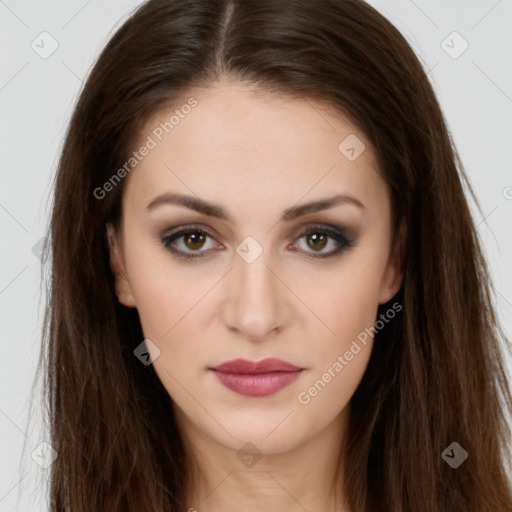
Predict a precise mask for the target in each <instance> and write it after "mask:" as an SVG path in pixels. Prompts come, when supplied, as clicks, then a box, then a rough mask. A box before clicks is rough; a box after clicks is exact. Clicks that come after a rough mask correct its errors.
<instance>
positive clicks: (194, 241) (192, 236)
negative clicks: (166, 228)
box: [162, 226, 215, 259]
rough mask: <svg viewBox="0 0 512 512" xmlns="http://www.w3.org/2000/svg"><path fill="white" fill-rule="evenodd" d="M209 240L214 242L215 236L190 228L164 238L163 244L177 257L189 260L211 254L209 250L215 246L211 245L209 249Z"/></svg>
mask: <svg viewBox="0 0 512 512" xmlns="http://www.w3.org/2000/svg"><path fill="white" fill-rule="evenodd" d="M208 239H212V240H213V236H211V235H210V234H209V233H207V232H206V231H204V230H203V229H199V228H196V227H194V226H189V227H188V228H184V229H180V230H177V231H175V232H173V233H170V234H169V235H167V236H165V237H163V238H162V244H163V245H164V247H165V248H166V249H168V250H169V251H171V252H172V253H173V254H175V255H176V256H179V257H181V258H185V259H189V258H197V257H201V256H204V255H205V253H208V252H210V251H209V249H210V248H211V247H213V246H215V244H212V243H210V247H208Z"/></svg>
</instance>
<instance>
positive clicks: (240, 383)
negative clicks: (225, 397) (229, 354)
mask: <svg viewBox="0 0 512 512" xmlns="http://www.w3.org/2000/svg"><path fill="white" fill-rule="evenodd" d="M209 370H210V371H211V372H213V374H214V375H215V376H216V377H217V379H219V381H220V382H221V384H223V385H224V386H225V387H227V388H228V389H230V390H231V391H234V392H235V393H238V394H240V395H244V396H254V397H256V396H269V395H273V394H274V393H277V392H278V391H280V390H281V389H283V388H284V387H286V386H288V385H289V384H291V383H292V382H293V381H294V380H296V379H297V378H298V377H299V375H300V374H301V372H302V371H303V370H304V368H300V367H299V366H295V365H293V364H291V363H288V362H286V361H283V360H281V359H275V358H267V359H263V360H261V361H249V360H247V359H233V360H231V361H226V362H225V363H222V364H220V365H218V366H215V367H213V368H209Z"/></svg>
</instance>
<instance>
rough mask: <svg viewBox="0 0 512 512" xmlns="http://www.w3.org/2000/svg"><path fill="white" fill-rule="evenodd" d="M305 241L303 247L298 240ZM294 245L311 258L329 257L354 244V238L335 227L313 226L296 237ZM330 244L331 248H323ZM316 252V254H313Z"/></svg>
mask: <svg viewBox="0 0 512 512" xmlns="http://www.w3.org/2000/svg"><path fill="white" fill-rule="evenodd" d="M303 239H304V241H305V244H304V245H305V246H306V248H305V249H302V248H301V247H300V245H301V244H300V243H299V242H300V241H301V240H303ZM297 240H298V242H297V243H296V245H297V246H298V247H299V249H301V250H303V252H305V253H307V254H308V255H309V256H311V257H312V258H329V257H331V256H334V255H336V254H338V253H340V252H341V251H343V250H345V249H348V248H350V247H352V246H353V245H354V240H353V239H352V238H350V237H349V236H348V235H346V234H345V231H342V230H340V229H338V228H335V227H332V228H331V227H327V226H313V227H310V228H309V229H308V230H307V231H305V232H303V233H302V234H301V235H300V236H299V237H298V239H297ZM329 245H331V246H332V247H331V250H324V249H325V248H326V247H327V246H329ZM315 253H316V254H315Z"/></svg>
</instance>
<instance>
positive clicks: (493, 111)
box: [0, 0, 512, 512]
mask: <svg viewBox="0 0 512 512" xmlns="http://www.w3.org/2000/svg"><path fill="white" fill-rule="evenodd" d="M139 3H140V2H139V1H135V0H132V1H128V0H114V1H112V0H111V1H109V2H108V4H107V3H106V2H100V1H99V0H89V1H84V0H72V1H70V0H68V1H66V2H65V1H64V0H54V1H38V2H36V1H17V2H16V1H14V0H7V1H1V0H0V52H1V65H0V112H1V117H0V141H1V142H0V150H1V160H0V162H1V167H0V172H1V179H0V183H1V187H0V229H1V238H0V239H1V244H2V252H1V260H0V263H1V264H0V311H1V316H0V332H1V333H2V340H1V348H2V358H1V359H0V368H1V371H0V390H1V391H0V450H1V454H2V455H1V461H2V462H1V466H0V512H10V511H15V510H17V511H18V510H19V511H29V510H30V511H33V510H41V511H42V510H46V507H45V505H44V504H43V503H44V499H43V496H44V495H43V493H44V482H45V476H46V475H47V472H48V470H47V469H44V468H41V467H40V466H39V465H38V464H36V462H34V460H32V458H31V453H32V451H33V450H34V449H36V447H38V446H39V445H40V443H41V442H42V441H44V439H45V437H44V435H45V434H44V432H43V431H42V430H41V425H40V424H38V421H40V420H39V419H38V418H39V417H40V412H39V411H38V408H39V405H40V404H39V403H38V402H36V404H35V408H34V410H33V411H32V412H33V414H34V420H33V423H34V425H35V426H34V427H32V428H31V429H27V415H28V412H29V402H28V400H29V397H30V396H31V395H30V394H31V386H32V383H33V380H34V372H35V367H36V362H37V357H38V355H39V343H40V330H41V319H42V313H43V305H44V297H43V296H41V292H40V274H41V269H40V261H39V259H38V256H37V244H38V242H39V241H40V240H41V238H42V237H44V236H45V232H46V225H47V219H48V212H49V204H50V199H51V196H50V193H51V187H50V184H51V179H52V177H53V174H54V172H55V170H56V165H57V159H58V154H59V151H60V149H61V146H62V141H63V137H64V133H65V129H66V125H67V123H68V120H69V117H70V115H71V111H72V107H73V105H74V102H75V99H76V96H77V94H78V92H79V89H80V87H81V85H82V81H83V80H84V78H85V77H86V75H87V73H88V71H89V69H90V67H91V65H92V63H93V62H94V60H95V58H96V56H97V55H98V52H99V50H100V49H101V48H102V47H103V46H104V44H105V43H106V41H107V40H108V38H109V37H110V36H111V35H112V33H113V32H114V30H115V29H116V28H118V27H119V26H120V25H121V23H122V21H124V19H126V17H127V16H128V15H129V13H130V11H131V10H132V8H134V7H135V6H136V5H138V4H139ZM369 3H370V4H371V5H373V6H375V7H376V8H377V9H378V10H379V11H380V12H381V13H383V14H384V15H385V16H386V17H387V18H388V19H390V21H391V22H392V23H394V24H395V25H396V26H397V28H398V29H399V30H401V31H402V33H403V34H404V35H405V36H406V37H407V39H408V40H409V42H410V44H411V45H412V46H413V48H414V49H415V51H416V53H417V55H418V56H419V58H420V59H421V61H422V62H423V65H424V67H425V69H426V70H427V71H428V72H429V77H430V78H431V81H432V83H433V85H434V87H435V90H436V93H437V95H438V99H439V101H440V103H441V107H442V108H443V111H444V113H445V117H446V120H447V122H448V125H449V129H450V131H451V134H452V137H453V140H454V142H455V145H456V147H457V148H458V150H459V152H460V154H461V157H462V161H463V165H464V168H465V170H466V172H467V174H468V176H469V177H470V180H471V184H472V185H473V187H474V189H475V191H476V193H477V195H478V200H479V202H480V204H481V206H482V210H483V213H484V215H483V216H482V215H481V214H480V212H479V211H478V210H477V209H476V208H475V207H474V205H473V204H472V210H473V212H474V216H475V222H476V224H477V225H478V233H479V235H480V237H481V240H482V242H483V244H484V249H485V251H486V255H487V258H488V261H489V265H490V267H491V270H492V274H493V278H494V290H495V300H496V304H497V307H498V312H499V318H500V320H501V321H502V323H503V327H504V330H505V332H506V334H507V335H508V336H509V337H511V336H512V315H511V310H512V277H511V270H512V235H511V230H510V224H511V219H512V171H511V169H512V166H511V163H512V161H511V160H512V158H511V153H510V144H511V142H512V116H511V113H512V73H511V69H512V67H511V64H512V62H511V60H512V35H511V34H512V30H511V29H512V26H511V25H512V0H499V1H496V0H478V1H476V0H470V1H467V0H466V1H461V0H449V1H446V0H435V1H429V2H427V1H426V0H416V1H412V0H391V1H384V0H380V1H376V0H372V1H370V2H369ZM454 31H456V32H458V33H459V34H460V36H457V35H453V34H452V33H453V32H454ZM42 32H47V33H48V34H50V35H49V36H48V35H42V36H41V35H40V34H41V33H42ZM53 41H56V43H55V42H53ZM443 41H444V42H443ZM52 44H54V45H55V44H58V48H57V49H56V50H55V51H54V53H52V54H51V55H49V56H47V55H45V54H44V52H49V51H50V50H51V49H52V46H51V45H52ZM466 44H467V45H469V46H468V48H467V49H466V50H465V51H464V52H463V53H461V52H462V50H463V49H464V48H465V46H466ZM43 56H44V57H47V58H42V57H43ZM433 243H435V241H433ZM34 246H35V249H34ZM508 363H509V368H510V367H511V366H512V364H511V363H510V361H508ZM38 389H39V386H38V387H36V391H37V390H38ZM36 397H38V395H36ZM24 443H25V452H22V448H23V445H24ZM411 456H414V454H411Z"/></svg>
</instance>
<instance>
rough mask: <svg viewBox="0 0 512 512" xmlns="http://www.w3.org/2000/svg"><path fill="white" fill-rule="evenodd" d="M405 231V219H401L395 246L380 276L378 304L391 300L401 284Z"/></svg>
mask: <svg viewBox="0 0 512 512" xmlns="http://www.w3.org/2000/svg"><path fill="white" fill-rule="evenodd" d="M406 232H407V229H406V224H405V221H402V222H401V224H400V226H399V228H398V232H397V236H396V239H395V246H394V247H393V251H392V253H391V255H390V258H389V261H388V266H387V267H386V270H385V271H384V276H383V278H382V285H381V294H380V298H379V304H385V303H386V302H387V301H388V300H391V299H392V298H393V297H394V295H395V294H396V293H397V292H398V290H399V289H400V286H402V282H403V277H404V268H403V267H404V254H405V239H406Z"/></svg>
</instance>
